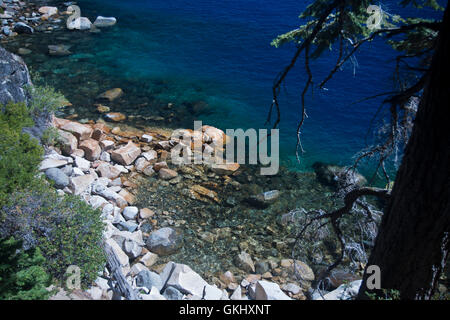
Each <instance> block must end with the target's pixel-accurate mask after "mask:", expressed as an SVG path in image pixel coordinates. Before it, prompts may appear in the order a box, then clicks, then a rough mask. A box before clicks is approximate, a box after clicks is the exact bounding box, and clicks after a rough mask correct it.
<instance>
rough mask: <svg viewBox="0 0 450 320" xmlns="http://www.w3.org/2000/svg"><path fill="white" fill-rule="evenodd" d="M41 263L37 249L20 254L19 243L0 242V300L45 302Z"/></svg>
mask: <svg viewBox="0 0 450 320" xmlns="http://www.w3.org/2000/svg"><path fill="white" fill-rule="evenodd" d="M44 261H45V259H44V257H43V256H42V255H41V252H40V250H39V248H36V249H30V250H27V251H24V250H23V249H22V243H21V241H16V240H14V238H9V239H0V300H35V299H47V298H48V297H49V295H50V292H49V291H47V290H46V287H47V286H48V285H49V284H50V279H51V278H50V276H49V275H48V274H47V273H46V272H45V269H44V267H43V264H44Z"/></svg>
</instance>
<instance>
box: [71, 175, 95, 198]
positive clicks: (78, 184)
mask: <svg viewBox="0 0 450 320" xmlns="http://www.w3.org/2000/svg"><path fill="white" fill-rule="evenodd" d="M94 181H95V176H93V175H91V174H85V175H83V176H79V177H72V178H71V179H70V190H72V193H73V194H74V195H80V194H82V193H84V192H85V191H87V189H88V188H89V187H90V185H91V184H92V183H93V182H94Z"/></svg>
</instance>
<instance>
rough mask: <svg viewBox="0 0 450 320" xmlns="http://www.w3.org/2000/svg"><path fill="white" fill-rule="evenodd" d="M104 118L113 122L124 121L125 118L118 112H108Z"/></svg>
mask: <svg viewBox="0 0 450 320" xmlns="http://www.w3.org/2000/svg"><path fill="white" fill-rule="evenodd" d="M105 118H106V119H107V120H110V121H114V122H121V121H124V120H126V118H127V116H126V115H124V114H123V113H120V112H108V113H107V114H105Z"/></svg>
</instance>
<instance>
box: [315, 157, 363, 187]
mask: <svg viewBox="0 0 450 320" xmlns="http://www.w3.org/2000/svg"><path fill="white" fill-rule="evenodd" d="M312 167H313V169H314V172H315V173H316V175H317V180H319V182H321V183H322V184H325V185H328V186H331V187H334V188H337V187H339V186H340V184H344V186H345V185H349V184H356V185H359V186H363V185H364V184H366V183H367V180H366V178H364V176H363V175H361V174H359V173H358V172H356V171H353V170H348V168H345V167H339V166H336V165H332V164H326V163H323V162H315V163H314V164H313V166H312Z"/></svg>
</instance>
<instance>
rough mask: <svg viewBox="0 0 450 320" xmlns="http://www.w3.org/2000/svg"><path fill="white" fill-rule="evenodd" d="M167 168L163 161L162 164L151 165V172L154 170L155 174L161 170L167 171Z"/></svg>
mask: <svg viewBox="0 0 450 320" xmlns="http://www.w3.org/2000/svg"><path fill="white" fill-rule="evenodd" d="M168 168H169V167H168V166H167V163H166V162H165V161H162V162H157V163H155V164H154V165H153V170H155V171H156V172H158V171H159V170H161V169H168Z"/></svg>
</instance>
